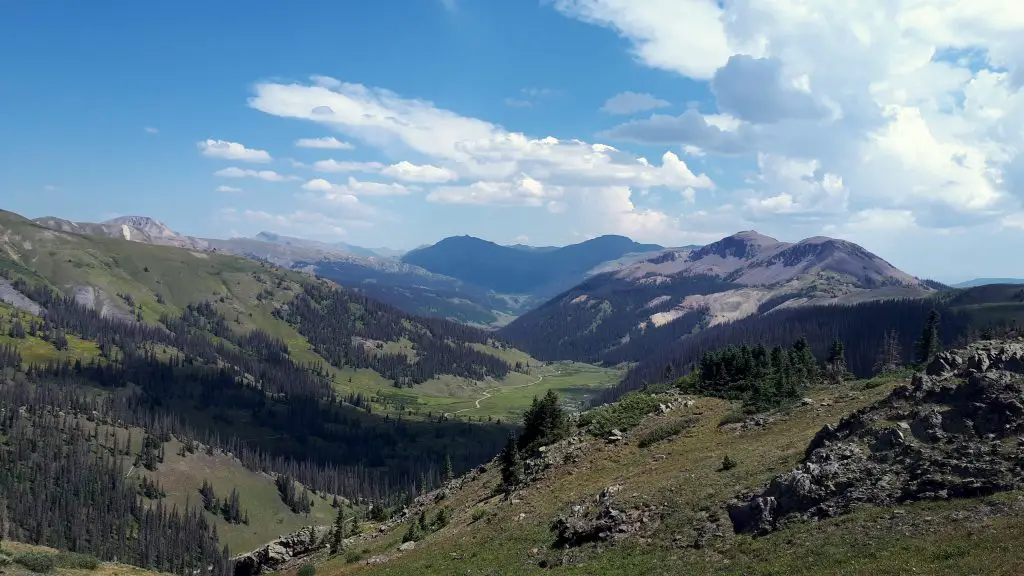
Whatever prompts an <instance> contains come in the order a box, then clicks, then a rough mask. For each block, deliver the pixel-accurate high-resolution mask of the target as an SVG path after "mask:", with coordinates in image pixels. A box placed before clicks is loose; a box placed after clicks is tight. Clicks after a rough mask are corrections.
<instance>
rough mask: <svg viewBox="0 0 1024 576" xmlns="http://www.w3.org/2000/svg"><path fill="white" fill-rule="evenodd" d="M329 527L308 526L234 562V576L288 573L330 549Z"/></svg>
mask: <svg viewBox="0 0 1024 576" xmlns="http://www.w3.org/2000/svg"><path fill="white" fill-rule="evenodd" d="M330 532H331V528H330V526H307V527H306V528H302V529H300V530H297V531H295V532H292V533H291V534H288V535H286V536H282V537H280V538H278V539H277V540H274V541H273V542H270V543H269V544H266V545H264V546H262V547H260V548H257V549H256V550H253V551H252V552H249V553H248V554H243V555H241V556H237V557H235V559H234V563H235V571H234V573H235V576H255V575H257V574H263V573H266V572H273V571H277V570H285V569H288V568H291V567H293V566H294V565H295V564H297V563H298V562H300V561H302V560H305V559H306V558H308V557H310V556H312V555H314V554H316V553H317V552H321V551H323V550H326V549H327V548H328V538H327V537H328V535H329V534H330Z"/></svg>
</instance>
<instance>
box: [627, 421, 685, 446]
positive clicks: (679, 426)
mask: <svg viewBox="0 0 1024 576" xmlns="http://www.w3.org/2000/svg"><path fill="white" fill-rule="evenodd" d="M696 423H697V419H696V418H694V417H692V416H686V417H684V418H679V419H677V420H673V421H672V422H666V423H664V424H661V425H659V426H657V427H656V428H654V429H653V430H651V431H650V432H648V433H646V434H644V435H643V436H641V437H640V441H639V442H637V445H638V446H639V447H641V448H646V447H648V446H650V445H651V444H657V443H658V442H661V441H662V440H668V439H669V438H674V437H675V436H678V435H679V434H681V433H682V432H683V430H686V429H687V428H692V427H693V425H694V424H696Z"/></svg>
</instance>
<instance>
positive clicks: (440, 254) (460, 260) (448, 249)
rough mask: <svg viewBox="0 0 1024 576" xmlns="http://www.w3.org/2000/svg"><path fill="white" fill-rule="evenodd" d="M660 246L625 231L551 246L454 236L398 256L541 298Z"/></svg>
mask: <svg viewBox="0 0 1024 576" xmlns="http://www.w3.org/2000/svg"><path fill="white" fill-rule="evenodd" d="M661 249H662V247H661V246H657V245H654V244H639V243H636V242H634V241H632V240H630V239H629V238H626V237H624V236H600V237H597V238H593V239H591V240H587V241H585V242H581V243H579V244H572V245H569V246H564V247H562V248H557V249H553V250H550V249H540V250H524V249H522V248H517V247H511V246H501V245H498V244H495V243H493V242H488V241H486V240H481V239H479V238H474V237H472V236H453V237H450V238H445V239H444V240H441V241H440V242H438V243H437V244H434V245H433V246H428V247H426V248H420V249H416V250H413V251H411V252H408V253H406V254H405V255H404V256H403V257H402V261H403V262H407V263H409V264H415V265H416V266H420V267H422V268H425V269H427V270H430V271H431V272H435V273H438V274H444V275H446V276H451V277H453V278H458V279H459V280H462V281H464V282H467V283H470V284H475V285H477V286H480V287H483V288H487V289H490V290H493V291H495V292H498V293H502V294H530V295H533V296H536V297H538V298H543V297H546V296H550V295H552V294H556V293H558V292H559V291H561V290H564V289H566V288H568V287H570V286H572V285H574V284H576V283H578V282H579V281H581V280H582V279H583V278H585V277H586V274H587V272H589V271H590V270H591V269H592V268H594V267H596V266H599V265H601V264H603V263H605V262H608V261H610V260H616V259H618V258H621V257H623V256H625V255H626V254H631V253H637V252H653V251H658V250H661Z"/></svg>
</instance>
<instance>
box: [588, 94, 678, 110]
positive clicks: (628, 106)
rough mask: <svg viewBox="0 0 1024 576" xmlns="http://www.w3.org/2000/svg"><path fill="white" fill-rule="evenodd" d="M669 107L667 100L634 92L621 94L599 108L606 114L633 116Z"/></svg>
mask: <svg viewBox="0 0 1024 576" xmlns="http://www.w3.org/2000/svg"><path fill="white" fill-rule="evenodd" d="M668 106H671V104H670V103H669V102H668V100H662V99H661V98H655V97H654V96H651V95H650V94H638V93H636V92H630V91H628V90H627V91H626V92H622V93H621V94H616V95H615V96H612V97H611V98H609V99H608V100H606V101H605V103H604V106H602V107H601V111H602V112H607V113H608V114H633V113H636V112H643V111H645V110H654V109H655V108H666V107H668Z"/></svg>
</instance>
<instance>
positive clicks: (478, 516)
mask: <svg viewBox="0 0 1024 576" xmlns="http://www.w3.org/2000/svg"><path fill="white" fill-rule="evenodd" d="M470 518H471V520H472V521H473V522H479V521H481V520H483V519H484V518H487V509H486V508H477V509H476V510H473V515H472V516H471V517H470Z"/></svg>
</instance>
